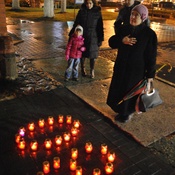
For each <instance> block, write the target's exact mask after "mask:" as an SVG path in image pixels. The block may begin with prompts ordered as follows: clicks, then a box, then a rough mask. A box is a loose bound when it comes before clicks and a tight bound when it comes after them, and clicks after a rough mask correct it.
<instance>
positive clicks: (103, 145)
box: [101, 143, 108, 154]
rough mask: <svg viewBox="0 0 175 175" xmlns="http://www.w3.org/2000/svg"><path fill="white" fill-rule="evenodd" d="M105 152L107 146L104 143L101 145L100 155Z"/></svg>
mask: <svg viewBox="0 0 175 175" xmlns="http://www.w3.org/2000/svg"><path fill="white" fill-rule="evenodd" d="M107 152H108V146H107V145H106V144H105V143H103V144H101V154H107Z"/></svg>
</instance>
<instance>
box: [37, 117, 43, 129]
mask: <svg viewBox="0 0 175 175" xmlns="http://www.w3.org/2000/svg"><path fill="white" fill-rule="evenodd" d="M44 125H45V121H44V119H42V118H41V119H39V121H38V126H39V127H40V128H44Z"/></svg>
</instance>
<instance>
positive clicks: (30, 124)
mask: <svg viewBox="0 0 175 175" xmlns="http://www.w3.org/2000/svg"><path fill="white" fill-rule="evenodd" d="M28 129H29V131H34V130H35V124H34V122H31V123H29V124H28Z"/></svg>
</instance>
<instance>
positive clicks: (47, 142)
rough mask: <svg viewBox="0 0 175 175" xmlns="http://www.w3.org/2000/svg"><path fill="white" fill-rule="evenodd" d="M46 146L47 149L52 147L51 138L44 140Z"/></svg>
mask: <svg viewBox="0 0 175 175" xmlns="http://www.w3.org/2000/svg"><path fill="white" fill-rule="evenodd" d="M44 145H45V148H46V149H51V147H52V141H51V140H50V139H46V140H45V142H44Z"/></svg>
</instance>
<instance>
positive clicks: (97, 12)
mask: <svg viewBox="0 0 175 175" xmlns="http://www.w3.org/2000/svg"><path fill="white" fill-rule="evenodd" d="M78 24H79V25H81V26H82V27H83V29H84V32H83V37H84V38H85V47H86V51H85V52H83V55H82V59H81V73H82V76H86V75H87V73H86V71H85V58H89V59H90V77H91V78H94V76H95V74H94V66H95V60H96V58H97V57H98V51H99V47H100V46H101V45H102V41H103V40H104V31H103V20H102V14H101V7H100V6H97V5H96V2H95V0H85V1H84V3H83V4H82V5H81V8H80V10H79V11H78V14H77V16H76V19H75V22H74V25H73V28H72V30H71V31H70V33H69V36H71V35H72V33H73V31H74V29H75V27H76V26H77V25H78Z"/></svg>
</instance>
